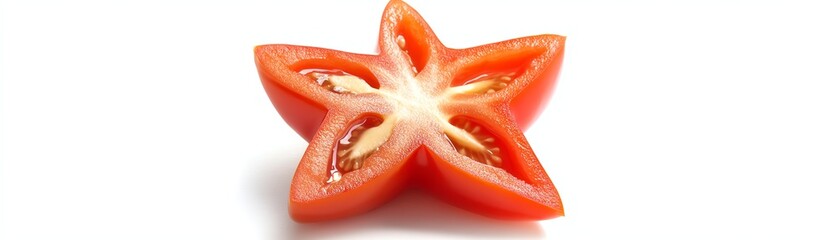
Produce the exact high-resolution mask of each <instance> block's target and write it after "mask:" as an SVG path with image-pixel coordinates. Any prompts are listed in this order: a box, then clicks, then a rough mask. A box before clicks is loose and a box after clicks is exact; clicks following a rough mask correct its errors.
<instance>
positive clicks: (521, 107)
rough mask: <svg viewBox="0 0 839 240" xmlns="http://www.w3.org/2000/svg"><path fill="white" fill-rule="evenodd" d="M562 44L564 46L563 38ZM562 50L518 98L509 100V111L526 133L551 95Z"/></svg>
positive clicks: (559, 68)
mask: <svg viewBox="0 0 839 240" xmlns="http://www.w3.org/2000/svg"><path fill="white" fill-rule="evenodd" d="M562 39H563V44H564V37H563V38H562ZM564 54H565V51H564V48H563V49H560V51H559V52H558V53H557V56H555V57H554V59H553V61H551V62H549V63H547V64H546V66H545V72H544V73H542V74H540V76H539V77H538V78H536V79H535V80H533V82H531V83H530V84H529V85H528V86H527V88H525V89H524V90H522V92H521V93H519V95H518V96H516V97H515V98H513V99H512V100H510V111H511V112H512V113H513V116H515V118H516V122H517V123H518V126H519V129H521V130H522V131H526V130H527V129H528V128H530V126H531V125H532V124H533V122H535V121H536V119H537V118H538V117H539V115H540V114H542V111H543V110H545V106H546V105H547V103H548V100H549V99H550V98H551V95H553V91H554V88H555V86H556V82H557V79H559V72H560V70H561V68H562V59H563V55H564Z"/></svg>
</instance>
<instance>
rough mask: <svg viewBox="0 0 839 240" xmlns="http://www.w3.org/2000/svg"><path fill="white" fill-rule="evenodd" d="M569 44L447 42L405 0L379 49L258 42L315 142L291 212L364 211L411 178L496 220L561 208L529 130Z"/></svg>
mask: <svg viewBox="0 0 839 240" xmlns="http://www.w3.org/2000/svg"><path fill="white" fill-rule="evenodd" d="M564 46H565V37H563V36H558V35H538V36H530V37H523V38H517V39H512V40H506V41H502V42H497V43H492V44H487V45H482V46H477V47H472V48H466V49H452V48H447V47H445V46H444V45H443V44H442V43H441V42H440V40H438V39H437V36H436V35H434V32H432V30H431V28H429V26H428V25H427V23H426V22H425V21H424V20H423V19H422V17H420V15H419V14H418V13H417V12H416V11H415V10H414V9H412V8H411V7H410V6H408V5H407V4H405V3H404V2H402V1H399V0H393V1H391V2H390V3H388V5H387V7H385V11H384V14H383V16H382V21H381V27H380V32H379V43H378V48H379V53H378V54H375V55H367V54H357V53H348V52H342V51H337V50H329V49H323V48H317V47H307V46H296V45H284V44H270V45H261V46H257V47H256V48H255V50H254V52H255V61H256V66H257V70H258V72H259V76H260V78H261V80H262V84H263V86H264V87H265V91H266V93H267V94H268V96H269V98H270V99H271V102H272V103H273V105H274V107H275V108H276V110H277V111H278V112H279V113H280V115H281V116H282V118H283V119H284V120H285V121H286V122H287V123H288V125H289V126H291V127H292V128H293V129H294V130H295V131H296V132H297V133H298V134H299V135H300V136H301V137H303V138H304V139H305V140H307V141H308V142H309V147H308V148H307V149H306V152H305V153H304V155H303V158H302V159H301V160H300V163H299V165H298V167H297V170H296V172H295V175H294V177H293V179H292V181H291V192H290V194H289V214H290V215H291V218H292V219H294V220H295V221H298V222H317V221H325V220H331V219H338V218H343V217H348V216H352V215H356V214H361V213H364V212H366V211H369V210H371V209H374V208H376V207H377V206H380V205H381V204H383V203H385V202H387V201H388V200H390V199H391V198H393V197H394V196H396V195H398V194H399V193H400V192H401V191H402V190H403V189H405V188H406V187H418V188H421V189H424V190H426V191H427V192H429V193H431V194H433V195H434V196H436V197H438V198H440V199H442V200H444V201H446V202H448V203H450V204H453V205H455V206H458V207H461V208H463V209H466V210H469V211H472V212H475V213H478V214H482V215H485V216H489V217H494V218H501V219H514V220H541V219H549V218H554V217H558V216H562V215H563V207H562V202H561V200H560V197H559V194H558V193H557V190H556V188H555V187H554V185H553V183H552V182H551V180H550V178H549V177H548V175H547V173H545V171H544V169H543V168H542V166H541V165H540V163H539V161H538V160H537V158H536V156H535V154H534V153H533V150H532V149H531V148H530V145H529V144H528V142H527V140H526V139H525V138H524V135H523V133H522V132H523V131H524V130H525V129H526V128H527V127H529V126H530V124H531V123H532V122H533V121H534V120H535V119H536V117H537V116H538V115H539V113H540V112H541V111H542V109H543V108H544V106H545V104H546V102H547V100H548V98H549V97H550V95H551V93H552V91H553V88H554V85H555V83H556V79H557V76H558V74H559V70H560V66H561V65H562V56H563V52H564Z"/></svg>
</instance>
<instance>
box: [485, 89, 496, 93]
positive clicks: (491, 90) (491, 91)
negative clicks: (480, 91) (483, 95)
mask: <svg viewBox="0 0 839 240" xmlns="http://www.w3.org/2000/svg"><path fill="white" fill-rule="evenodd" d="M494 92H495V89H489V90H487V93H494Z"/></svg>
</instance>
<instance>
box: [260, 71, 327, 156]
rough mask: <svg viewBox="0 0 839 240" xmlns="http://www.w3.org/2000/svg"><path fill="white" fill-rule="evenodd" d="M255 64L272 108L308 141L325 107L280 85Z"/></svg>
mask: <svg viewBox="0 0 839 240" xmlns="http://www.w3.org/2000/svg"><path fill="white" fill-rule="evenodd" d="M257 66H260V69H259V77H260V79H262V86H263V87H264V88H265V93H266V94H268V98H269V99H270V100H271V103H272V104H273V105H274V108H275V109H277V112H279V113H280V116H282V118H283V120H285V122H286V123H288V125H289V126H290V127H291V128H292V129H294V131H295V132H297V134H298V135H300V137H302V138H303V139H305V140H306V141H307V142H310V141H311V140H312V138H313V137H314V136H315V133H317V130H318V128H319V127H320V125H321V123H322V122H323V118H324V117H325V116H326V108H324V107H322V106H320V105H318V104H317V103H315V102H312V101H311V100H309V99H306V98H304V97H303V96H300V95H299V94H297V93H294V92H293V91H291V90H289V89H286V88H285V87H283V86H280V85H279V84H277V81H276V79H274V78H273V77H272V76H271V75H270V74H265V73H264V71H263V70H262V69H261V65H260V64H257Z"/></svg>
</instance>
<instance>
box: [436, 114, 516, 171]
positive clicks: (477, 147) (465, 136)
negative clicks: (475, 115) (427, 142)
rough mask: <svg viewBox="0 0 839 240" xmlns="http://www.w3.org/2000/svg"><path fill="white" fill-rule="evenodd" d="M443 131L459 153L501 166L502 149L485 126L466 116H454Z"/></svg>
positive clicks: (484, 162)
mask: <svg viewBox="0 0 839 240" xmlns="http://www.w3.org/2000/svg"><path fill="white" fill-rule="evenodd" d="M443 132H444V133H445V134H446V136H447V137H448V138H449V140H450V141H451V143H452V146H453V147H454V148H455V150H457V152H458V153H460V155H463V156H466V157H468V158H470V159H472V160H475V161H477V162H480V163H483V164H486V165H490V166H493V167H502V166H503V159H504V157H503V156H504V155H503V154H504V151H502V146H501V145H498V143H496V141H495V139H496V138H497V137H496V136H495V135H494V134H493V133H492V132H490V131H488V130H487V129H486V128H485V127H481V125H480V124H478V123H477V122H475V121H472V120H471V119H469V118H466V117H454V118H452V119H451V120H450V124H447V125H446V127H444V130H443Z"/></svg>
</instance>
